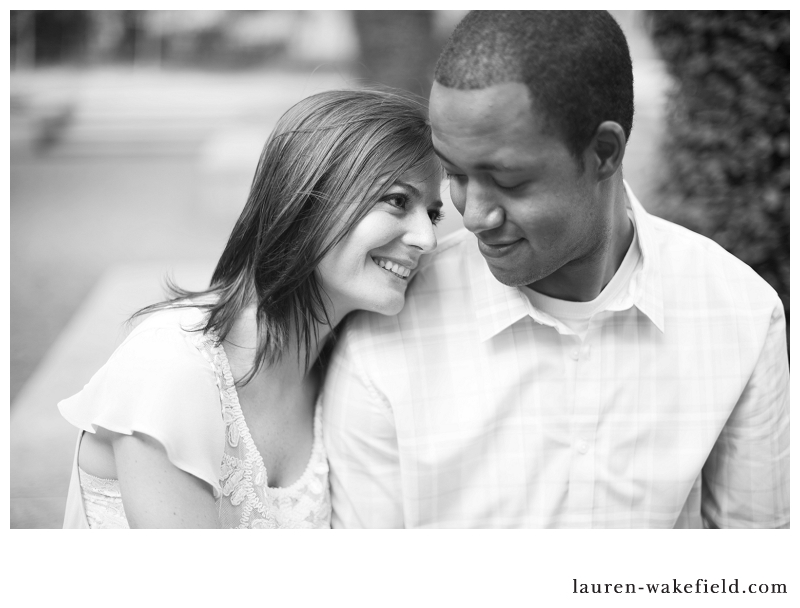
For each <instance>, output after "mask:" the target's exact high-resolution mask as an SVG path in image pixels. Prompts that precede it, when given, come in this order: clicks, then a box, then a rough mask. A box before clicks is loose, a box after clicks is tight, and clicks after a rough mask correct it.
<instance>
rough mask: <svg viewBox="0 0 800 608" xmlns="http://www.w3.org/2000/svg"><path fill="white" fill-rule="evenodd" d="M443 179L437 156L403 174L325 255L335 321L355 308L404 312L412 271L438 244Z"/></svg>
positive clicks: (322, 269)
mask: <svg viewBox="0 0 800 608" xmlns="http://www.w3.org/2000/svg"><path fill="white" fill-rule="evenodd" d="M440 182H441V168H440V166H439V164H438V163H437V161H436V160H435V159H434V158H431V160H430V161H429V162H428V163H426V164H425V165H423V166H421V167H419V168H417V169H414V170H411V171H408V172H407V173H404V174H403V175H401V176H400V178H399V179H398V180H397V181H395V182H394V183H393V184H392V185H391V186H390V187H389V189H388V190H387V191H386V193H385V194H383V195H382V196H380V197H379V199H378V200H377V201H376V202H375V205H374V206H373V207H372V209H370V211H369V212H368V213H367V215H366V216H364V218H363V219H362V220H361V221H360V222H359V223H358V224H356V225H355V226H354V227H353V228H352V229H351V230H350V232H348V233H347V235H346V236H345V237H344V238H343V239H342V240H341V241H339V243H337V244H336V246H335V247H334V248H333V249H332V250H331V251H330V252H328V254H327V255H326V256H325V257H324V258H323V259H322V261H321V262H320V265H319V267H318V271H319V276H320V278H321V282H322V286H323V288H324V290H325V293H326V294H327V295H328V296H329V297H330V299H331V301H332V303H333V306H334V311H335V317H334V318H333V319H331V320H332V321H336V322H338V321H340V320H341V319H342V318H343V317H344V316H345V315H346V314H347V313H349V312H351V311H353V310H371V311H373V312H378V313H381V314H384V315H394V314H397V313H398V312H400V310H401V309H402V308H403V303H404V302H405V293H406V287H407V285H408V280H409V276H410V274H411V272H412V271H413V270H414V269H415V268H416V267H417V264H418V263H419V258H420V256H421V255H422V254H423V253H430V252H431V251H433V250H434V249H435V248H436V235H435V234H434V231H433V227H434V225H435V224H436V222H438V220H439V219H440V217H441V211H440V210H441V207H442V202H441V200H440V187H441V184H440Z"/></svg>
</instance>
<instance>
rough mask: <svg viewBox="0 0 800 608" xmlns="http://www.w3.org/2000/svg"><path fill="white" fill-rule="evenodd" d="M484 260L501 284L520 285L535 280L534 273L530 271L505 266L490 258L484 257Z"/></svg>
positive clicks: (528, 283)
mask: <svg viewBox="0 0 800 608" xmlns="http://www.w3.org/2000/svg"><path fill="white" fill-rule="evenodd" d="M484 260H486V265H487V266H488V267H489V270H490V272H491V273H492V276H494V278H495V279H497V280H498V281H499V282H500V283H502V284H503V285H508V286H509V287H522V286H524V285H530V284H531V283H534V282H535V280H536V277H535V275H531V273H522V272H519V270H518V269H516V268H507V267H505V266H503V265H500V264H497V263H496V261H495V260H492V259H487V258H484Z"/></svg>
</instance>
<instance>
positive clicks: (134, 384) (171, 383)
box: [58, 308, 225, 485]
mask: <svg viewBox="0 0 800 608" xmlns="http://www.w3.org/2000/svg"><path fill="white" fill-rule="evenodd" d="M202 321H203V313H202V311H200V310H198V309H191V308H185V309H168V310H163V311H159V312H156V313H153V314H152V315H150V316H149V317H147V318H146V319H144V320H143V321H142V322H141V323H140V324H139V325H138V326H137V327H136V328H135V329H134V330H133V331H132V332H131V333H130V335H129V336H128V337H127V338H126V339H125V341H124V342H123V343H122V344H121V345H120V346H119V347H118V348H117V350H116V351H115V352H114V354H113V355H112V356H111V358H110V359H109V360H108V361H107V362H106V364H105V365H103V367H101V368H100V369H99V370H98V371H97V373H95V375H94V376H93V377H92V378H91V380H89V382H88V383H87V384H86V385H85V386H84V387H83V389H82V390H81V391H80V392H78V393H77V394H75V395H73V396H72V397H69V398H67V399H64V400H63V401H61V402H60V403H59V404H58V408H59V410H60V412H61V415H62V416H64V418H66V420H67V421H68V422H70V423H71V424H73V425H74V426H76V427H78V428H80V429H82V430H84V431H88V432H91V433H94V432H96V431H97V429H98V427H100V428H103V429H106V430H108V431H111V432H113V433H119V434H126V435H130V434H133V433H135V432H138V433H143V434H146V435H149V436H150V437H153V438H154V439H156V440H158V441H159V442H160V443H161V444H162V445H163V446H164V447H165V448H166V450H167V454H168V456H169V457H170V460H171V461H172V462H173V463H175V464H176V465H177V466H179V468H181V469H183V470H186V471H189V472H191V473H193V474H195V475H196V476H198V477H200V478H201V479H204V480H206V481H208V482H209V483H211V484H212V485H214V484H216V483H217V480H218V476H217V475H216V474H217V472H218V471H217V469H218V467H219V462H218V460H219V457H220V454H221V453H222V449H223V448H224V433H225V429H224V425H223V423H222V412H221V402H220V393H219V386H218V382H217V374H216V370H215V368H214V365H213V361H212V360H211V358H210V357H209V356H208V354H207V353H206V352H205V350H204V348H211V342H210V340H209V339H208V337H206V336H205V335H204V334H203V332H202ZM198 323H200V325H198Z"/></svg>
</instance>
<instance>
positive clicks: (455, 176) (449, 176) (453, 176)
mask: <svg viewBox="0 0 800 608" xmlns="http://www.w3.org/2000/svg"><path fill="white" fill-rule="evenodd" d="M445 174H446V175H447V179H449V180H455V181H461V180H462V179H464V178H465V177H466V176H465V175H461V174H460V173H450V172H449V171H445Z"/></svg>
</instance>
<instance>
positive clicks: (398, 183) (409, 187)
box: [393, 180, 421, 196]
mask: <svg viewBox="0 0 800 608" xmlns="http://www.w3.org/2000/svg"><path fill="white" fill-rule="evenodd" d="M393 185H394V186H401V187H403V188H405V189H407V190H410V191H411V194H413V195H414V196H421V193H420V191H419V190H417V188H415V187H414V186H412V185H411V184H408V183H406V182H404V181H400V180H397V181H396V182H395V183H394V184H393Z"/></svg>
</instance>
